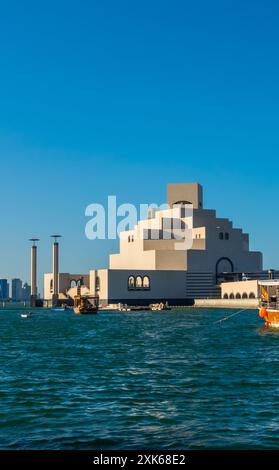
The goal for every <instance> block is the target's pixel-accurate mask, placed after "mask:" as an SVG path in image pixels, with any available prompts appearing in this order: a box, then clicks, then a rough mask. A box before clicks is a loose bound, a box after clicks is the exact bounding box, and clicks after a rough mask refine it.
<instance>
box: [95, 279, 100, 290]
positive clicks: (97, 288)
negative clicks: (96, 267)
mask: <svg viewBox="0 0 279 470" xmlns="http://www.w3.org/2000/svg"><path fill="white" fill-rule="evenodd" d="M95 289H96V291H99V290H100V278H99V276H96V280H95Z"/></svg>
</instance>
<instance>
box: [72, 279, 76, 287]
mask: <svg viewBox="0 0 279 470" xmlns="http://www.w3.org/2000/svg"><path fill="white" fill-rule="evenodd" d="M76 285H77V282H76V281H75V279H72V281H71V288H72V287H76Z"/></svg>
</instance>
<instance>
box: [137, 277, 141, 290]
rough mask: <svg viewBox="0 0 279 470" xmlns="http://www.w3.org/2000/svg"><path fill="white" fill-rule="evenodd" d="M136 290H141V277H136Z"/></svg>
mask: <svg viewBox="0 0 279 470" xmlns="http://www.w3.org/2000/svg"><path fill="white" fill-rule="evenodd" d="M136 288H137V289H141V288H142V278H141V276H137V277H136Z"/></svg>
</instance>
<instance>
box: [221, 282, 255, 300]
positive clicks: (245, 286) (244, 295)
mask: <svg viewBox="0 0 279 470" xmlns="http://www.w3.org/2000/svg"><path fill="white" fill-rule="evenodd" d="M258 285H259V281H258V280H247V281H239V282H222V284H221V297H222V299H230V300H233V299H257V298H258V293H259V288H258Z"/></svg>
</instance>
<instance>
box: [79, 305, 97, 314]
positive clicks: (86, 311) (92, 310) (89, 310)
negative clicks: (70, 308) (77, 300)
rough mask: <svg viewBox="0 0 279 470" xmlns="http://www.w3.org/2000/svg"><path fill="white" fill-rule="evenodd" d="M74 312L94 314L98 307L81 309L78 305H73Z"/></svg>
mask: <svg viewBox="0 0 279 470" xmlns="http://www.w3.org/2000/svg"><path fill="white" fill-rule="evenodd" d="M74 312H75V313H76V314H77V315H96V313H98V309H81V308H79V307H75V308H74Z"/></svg>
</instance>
